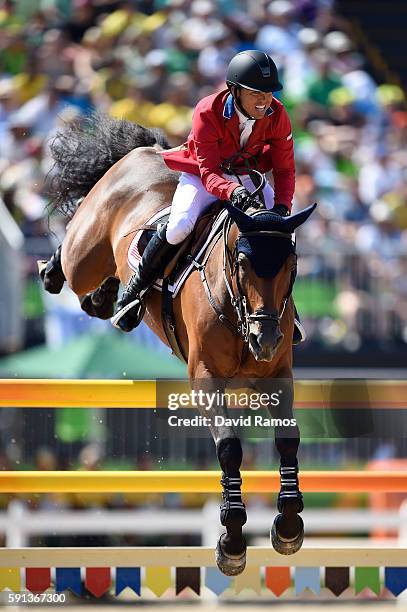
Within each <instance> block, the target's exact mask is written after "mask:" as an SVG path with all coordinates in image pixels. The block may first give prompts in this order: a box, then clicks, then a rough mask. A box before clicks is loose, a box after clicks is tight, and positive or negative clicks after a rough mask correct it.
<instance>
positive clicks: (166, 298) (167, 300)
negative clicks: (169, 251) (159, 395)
mask: <svg viewBox="0 0 407 612" xmlns="http://www.w3.org/2000/svg"><path fill="white" fill-rule="evenodd" d="M169 214H170V207H167V208H165V209H162V210H161V211H159V212H158V213H156V214H155V215H154V216H153V217H152V218H151V219H149V220H148V221H147V222H146V223H145V224H144V225H143V226H141V227H140V228H139V230H138V232H137V233H136V235H135V237H134V238H133V240H132V242H131V244H130V247H129V251H128V264H129V266H130V268H131V269H133V270H136V269H137V266H138V263H139V261H140V259H141V257H142V255H143V253H144V250H145V248H146V246H147V244H148V242H149V240H151V238H152V236H153V234H154V232H155V231H156V230H157V228H158V227H159V226H160V225H163V224H164V223H166V222H167V220H168V217H169ZM226 217H227V211H226V209H225V208H224V207H223V204H222V202H221V201H218V202H215V203H214V204H212V205H211V209H210V211H209V212H207V213H205V214H203V215H201V216H200V217H199V219H198V221H197V223H196V225H195V228H194V230H193V232H192V233H191V235H190V236H188V238H186V240H185V241H184V243H183V244H182V245H181V247H180V249H179V250H178V252H177V254H176V255H175V257H174V258H173V259H172V261H170V262H169V263H168V265H167V267H166V269H165V272H164V274H163V278H162V279H159V280H158V281H157V282H156V283H155V284H154V288H155V289H157V290H159V291H161V293H162V312H161V315H162V323H163V328H164V331H165V334H166V336H167V340H168V342H169V345H170V347H171V349H172V352H173V354H174V355H176V356H177V357H178V358H179V359H180V360H181V361H184V362H186V361H187V359H186V356H185V355H184V354H183V352H182V349H181V346H180V342H179V340H178V337H177V331H176V327H175V318H174V313H173V299H174V298H175V297H176V295H177V294H178V293H179V291H180V289H181V287H182V286H183V284H184V283H185V281H186V279H187V278H188V277H189V275H190V274H191V272H192V271H194V270H195V269H196V267H195V266H196V263H200V262H201V261H202V259H203V258H204V256H205V253H206V250H207V247H208V246H209V245H210V244H212V243H213V240H214V239H215V238H216V237H217V236H219V235H220V233H221V231H222V228H223V221H224V220H225V218H226Z"/></svg>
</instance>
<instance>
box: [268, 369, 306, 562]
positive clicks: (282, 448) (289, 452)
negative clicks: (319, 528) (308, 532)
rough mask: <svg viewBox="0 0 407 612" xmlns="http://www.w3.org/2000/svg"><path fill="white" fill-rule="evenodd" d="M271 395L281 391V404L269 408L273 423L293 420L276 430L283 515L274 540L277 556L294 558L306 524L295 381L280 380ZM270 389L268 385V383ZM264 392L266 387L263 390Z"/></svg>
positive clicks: (274, 530)
mask: <svg viewBox="0 0 407 612" xmlns="http://www.w3.org/2000/svg"><path fill="white" fill-rule="evenodd" d="M270 383H271V385H270V384H269V385H268V387H269V388H268V392H269V393H270V391H272V392H273V391H274V392H275V390H276V389H277V388H278V391H279V404H278V405H277V406H273V405H272V404H269V410H270V413H271V416H272V418H273V419H279V420H281V422H282V421H283V420H285V422H287V420H289V422H290V423H291V424H290V425H276V427H275V429H274V436H275V444H276V448H277V450H278V452H279V454H280V492H279V495H278V502H277V507H278V511H279V513H280V514H278V516H277V517H276V518H275V520H274V523H273V527H272V529H271V533H270V537H271V542H272V545H273V547H274V548H275V549H276V550H277V552H279V553H281V554H284V555H291V554H293V553H295V552H297V550H299V549H300V548H301V546H302V542H303V539H304V524H303V521H302V518H301V517H300V516H299V513H300V512H302V510H303V509H304V504H303V499H302V493H301V491H300V488H299V481H298V459H297V452H298V447H299V444H300V431H299V429H298V426H297V424H296V423H295V421H294V416H293V400H294V392H293V381H292V378H291V377H289V378H283V377H279V378H278V379H277V380H274V381H270ZM266 385H267V383H266ZM263 390H265V389H264V387H263Z"/></svg>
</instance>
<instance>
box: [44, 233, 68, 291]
mask: <svg viewBox="0 0 407 612" xmlns="http://www.w3.org/2000/svg"><path fill="white" fill-rule="evenodd" d="M61 249H62V245H59V247H58V248H57V250H56V251H55V253H54V254H53V255H52V257H51V259H50V260H49V261H43V260H41V261H38V262H37V264H38V273H39V275H40V278H41V280H42V282H43V285H44V289H45V291H48V293H54V294H55V293H60V292H61V291H62V287H63V286H64V283H65V280H66V278H65V274H64V273H63V270H62V265H61Z"/></svg>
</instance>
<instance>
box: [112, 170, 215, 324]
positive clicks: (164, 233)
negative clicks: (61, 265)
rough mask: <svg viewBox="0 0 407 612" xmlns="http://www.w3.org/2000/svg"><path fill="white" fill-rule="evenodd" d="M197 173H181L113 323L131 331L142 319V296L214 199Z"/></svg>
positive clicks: (160, 273) (119, 302)
mask: <svg viewBox="0 0 407 612" xmlns="http://www.w3.org/2000/svg"><path fill="white" fill-rule="evenodd" d="M215 199H216V198H214V197H213V196H211V195H210V194H209V193H208V192H207V191H206V189H205V188H204V186H203V185H202V183H201V181H200V179H199V177H197V176H194V175H190V174H187V173H182V174H181V177H180V181H179V184H178V187H177V189H176V191H175V194H174V198H173V202H172V205H171V213H170V217H169V219H168V223H166V225H165V226H163V227H161V228H160V229H159V230H158V231H157V232H156V233H155V234H154V235H153V237H152V238H151V240H150V242H149V243H148V244H147V247H146V249H145V251H144V253H143V257H142V258H141V261H140V264H139V267H138V270H137V272H135V273H134V274H133V276H132V277H131V278H130V280H129V282H128V284H127V286H126V288H125V290H124V292H123V294H122V296H121V298H120V300H119V301H118V302H117V306H116V313H115V315H114V316H113V318H112V323H113V325H114V326H115V327H118V328H120V329H121V330H122V331H126V332H128V331H131V330H132V329H134V328H135V327H136V326H137V325H138V324H139V323H140V321H141V320H142V318H143V315H144V306H143V302H142V296H143V295H144V293H145V292H146V291H147V290H148V289H149V288H150V287H151V286H152V285H153V284H154V282H155V281H156V280H157V278H159V277H160V276H161V275H162V274H163V273H164V270H165V268H166V266H167V264H168V263H169V262H170V261H171V259H172V258H173V257H174V256H175V254H176V252H177V251H178V249H179V245H180V244H181V243H182V242H183V240H184V239H185V238H186V237H187V236H188V235H189V234H190V233H191V232H192V230H193V228H194V225H195V223H196V220H197V219H198V217H199V215H200V214H201V213H202V212H203V211H204V210H205V209H206V208H207V207H208V206H209V204H211V203H212V202H213V201H215Z"/></svg>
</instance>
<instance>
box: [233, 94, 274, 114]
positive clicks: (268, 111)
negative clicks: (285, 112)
mask: <svg viewBox="0 0 407 612" xmlns="http://www.w3.org/2000/svg"><path fill="white" fill-rule="evenodd" d="M272 113H274V111H273V109H272V108H271V106H269V107H268V109H267V110H266V117H269V116H270V115H271V114H272ZM235 114H236V110H235V105H234V102H233V96H232V94H229V95H228V97H227V98H226V100H225V105H224V107H223V116H224V117H225V119H231V118H232V117H233V115H235Z"/></svg>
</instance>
